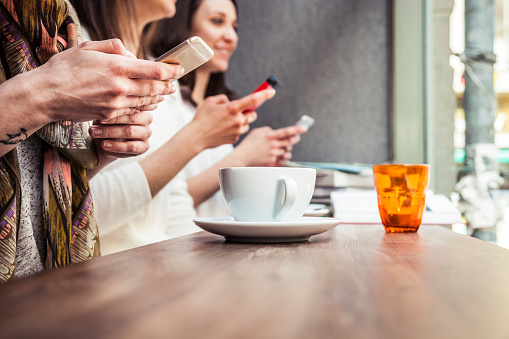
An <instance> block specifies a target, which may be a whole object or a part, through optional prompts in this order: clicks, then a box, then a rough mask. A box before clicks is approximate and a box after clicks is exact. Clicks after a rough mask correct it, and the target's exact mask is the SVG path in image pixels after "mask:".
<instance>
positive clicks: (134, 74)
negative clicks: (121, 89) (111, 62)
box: [122, 58, 184, 81]
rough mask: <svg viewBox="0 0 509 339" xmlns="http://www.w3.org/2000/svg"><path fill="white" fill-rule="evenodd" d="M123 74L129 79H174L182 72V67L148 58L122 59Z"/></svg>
mask: <svg viewBox="0 0 509 339" xmlns="http://www.w3.org/2000/svg"><path fill="white" fill-rule="evenodd" d="M124 62H125V67H123V69H122V71H125V73H124V74H125V75H126V76H127V77H129V78H131V79H145V80H166V81H169V80H175V79H178V78H180V77H181V76H182V75H183V74H184V68H183V67H182V66H179V65H173V64H165V63H163V62H155V61H148V60H134V59H131V58H129V59H126V60H124Z"/></svg>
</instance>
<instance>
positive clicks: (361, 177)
mask: <svg viewBox="0 0 509 339" xmlns="http://www.w3.org/2000/svg"><path fill="white" fill-rule="evenodd" d="M288 166H298V167H310V168H314V169H315V170H316V184H315V191H314V193H313V199H312V200H311V202H313V203H320V204H327V205H330V204H331V200H330V195H331V192H333V191H336V190H338V189H339V188H366V189H373V188H374V180H373V169H372V166H371V165H365V164H357V163H327V162H291V163H289V164H288Z"/></svg>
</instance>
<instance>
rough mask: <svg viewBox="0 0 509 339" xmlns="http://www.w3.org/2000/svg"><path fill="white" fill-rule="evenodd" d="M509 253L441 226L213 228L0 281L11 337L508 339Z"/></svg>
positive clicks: (1, 308) (6, 332)
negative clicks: (242, 239)
mask: <svg viewBox="0 0 509 339" xmlns="http://www.w3.org/2000/svg"><path fill="white" fill-rule="evenodd" d="M508 317H509V251H508V250H506V249H503V248H500V247H497V246H495V245H491V244H488V243H485V242H482V241H480V240H477V239H473V238H470V237H467V236H463V235H459V234H456V233H453V232H452V231H450V230H448V229H446V228H443V227H440V226H426V227H421V229H420V230H419V232H418V233H412V234H387V233H385V231H384V230H383V227H382V226H381V225H339V226H338V227H336V228H335V229H333V230H331V231H329V232H326V233H324V234H322V235H318V236H314V237H311V239H310V241H308V242H303V243H291V244H243V243H234V242H225V240H224V238H222V237H220V236H217V235H213V234H209V233H206V232H201V233H197V234H194V235H190V236H186V237H182V238H177V239H173V240H169V241H165V242H160V243H157V244H153V245H149V246H145V247H141V248H137V249H133V250H130V251H126V252H122V253H119V254H115V255H110V256H105V257H102V258H98V259H94V260H91V261H89V262H85V263H82V264H77V265H73V266H70V267H65V268H61V269H58V270H54V271H51V272H46V273H43V274H39V275H36V276H33V277H30V278H27V279H21V280H17V281H13V282H9V283H7V284H4V285H1V286H0V329H1V332H0V337H2V338H16V337H20V338H44V337H51V338H60V337H61V338H509V322H508V321H507V318H508Z"/></svg>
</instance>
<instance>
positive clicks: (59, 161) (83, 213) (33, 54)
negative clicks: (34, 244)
mask: <svg viewBox="0 0 509 339" xmlns="http://www.w3.org/2000/svg"><path fill="white" fill-rule="evenodd" d="M73 16H74V17H75V15H74V12H72V7H70V5H69V4H68V3H66V2H65V1H64V0H0V42H1V45H0V61H1V64H0V65H1V67H0V83H1V82H3V81H6V80H8V79H10V78H12V77H14V76H16V75H17V74H20V73H23V72H28V71H30V70H32V69H34V68H36V67H38V66H39V65H42V64H44V63H45V62H46V61H48V60H49V58H51V57H52V56H53V55H55V54H57V53H59V52H61V51H63V50H65V49H67V48H71V47H73V46H76V45H77V44H78V34H77V32H78V30H79V29H78V27H77V26H78V25H79V22H78V21H77V19H73ZM71 76H72V75H69V77H71ZM69 81H71V79H69ZM88 127H89V123H77V122H71V121H59V122H54V123H51V124H49V125H46V126H44V127H43V128H41V129H40V130H39V131H38V132H37V136H38V137H40V138H41V139H43V140H44V141H45V143H43V144H44V145H45V146H44V147H45V149H44V166H43V190H44V207H43V215H44V220H43V222H44V234H45V243H46V248H45V268H46V269H51V268H55V267H60V266H65V265H68V264H72V263H76V262H81V261H84V260H87V259H90V258H92V257H94V256H99V255H100V252H99V239H98V237H99V235H98V230H97V224H96V222H95V220H94V214H93V202H92V195H91V192H90V187H89V184H88V179H87V175H86V170H85V169H86V168H93V167H96V166H97V165H98V158H97V155H96V152H95V149H94V147H93V143H92V140H91V137H90V136H89V135H88ZM20 199H22V197H21V185H20V170H19V164H18V157H17V153H16V149H13V150H12V151H10V152H9V153H7V154H6V155H4V156H3V157H1V158H0V282H5V281H7V280H9V279H10V278H12V276H13V272H14V262H15V260H14V259H15V255H16V240H17V232H18V228H19V218H20V207H21V200H20Z"/></svg>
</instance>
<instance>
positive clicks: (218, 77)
mask: <svg viewBox="0 0 509 339" xmlns="http://www.w3.org/2000/svg"><path fill="white" fill-rule="evenodd" d="M202 1H203V0H178V1H177V3H176V8H177V13H176V14H175V16H174V17H173V18H169V19H163V20H160V21H158V22H155V23H152V24H149V25H148V26H147V27H145V30H144V34H143V38H142V44H143V45H142V47H141V48H142V50H143V52H144V54H145V55H149V56H153V57H157V56H159V55H161V54H163V53H165V52H166V51H168V50H169V49H170V48H172V47H175V46H177V45H178V44H179V43H181V42H182V41H184V40H186V39H188V38H189V37H190V35H191V25H192V21H193V16H194V14H195V13H196V11H197V10H198V8H199V7H200V5H201V3H202ZM231 1H232V2H233V5H234V6H235V11H236V12H237V17H238V14H239V13H238V7H237V3H236V2H235V0H231ZM179 83H180V91H181V93H182V99H184V101H186V102H189V103H191V104H192V105H194V106H196V102H194V100H193V98H192V96H191V95H192V93H193V89H194V84H195V72H194V71H193V72H190V73H188V74H187V75H186V76H184V77H182V78H181V79H180V80H179ZM217 94H226V96H227V97H228V98H229V99H230V100H232V99H235V98H236V94H235V92H234V91H232V90H231V89H229V88H228V87H227V86H226V81H225V75H224V72H218V73H213V74H211V75H210V79H209V83H208V85H207V90H206V92H205V97H209V96H212V95H217Z"/></svg>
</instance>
